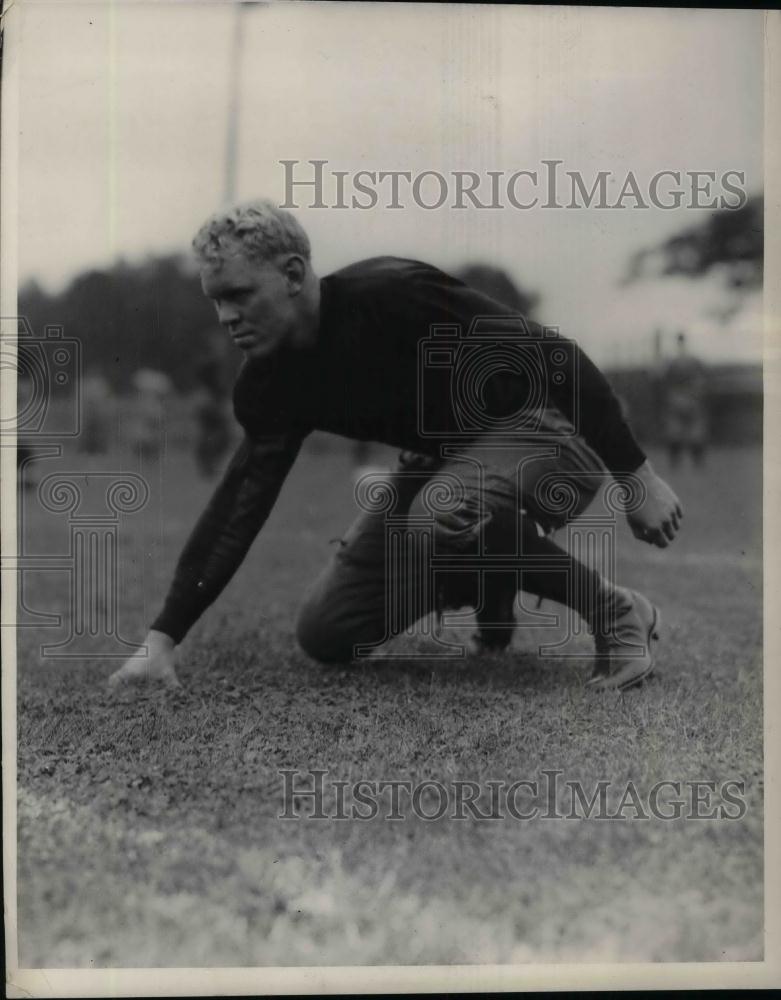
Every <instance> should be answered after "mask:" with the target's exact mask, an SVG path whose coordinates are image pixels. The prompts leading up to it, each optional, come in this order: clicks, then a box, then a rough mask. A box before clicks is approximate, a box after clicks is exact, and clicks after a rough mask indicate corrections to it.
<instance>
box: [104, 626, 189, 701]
mask: <svg viewBox="0 0 781 1000" xmlns="http://www.w3.org/2000/svg"><path fill="white" fill-rule="evenodd" d="M144 647H146V650H145V649H144ZM175 665H176V647H175V645H174V640H173V639H172V638H171V637H170V635H166V634H165V632H156V631H155V630H154V629H151V630H150V631H149V633H148V634H147V637H146V639H144V642H143V644H142V646H141V648H140V649H139V650H137V652H135V653H134V654H133V655H132V656H131V657H130V659H129V660H126V661H125V663H124V665H123V666H121V667H120V668H119V670H116V671H115V672H114V673H113V674H112V675H111V676H110V677H109V679H108V683H109V687H111V688H116V687H119V686H120V685H122V684H144V683H147V682H149V681H159V682H161V683H163V684H165V685H166V686H167V687H171V688H178V687H181V684H180V683H179V678H178V677H177V676H176V669H175Z"/></svg>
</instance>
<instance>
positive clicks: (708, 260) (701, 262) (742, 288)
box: [623, 195, 764, 296]
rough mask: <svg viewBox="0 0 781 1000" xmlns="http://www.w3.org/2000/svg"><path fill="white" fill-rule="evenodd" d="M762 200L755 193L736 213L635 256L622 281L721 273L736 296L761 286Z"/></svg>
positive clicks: (727, 212)
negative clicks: (716, 271)
mask: <svg viewBox="0 0 781 1000" xmlns="http://www.w3.org/2000/svg"><path fill="white" fill-rule="evenodd" d="M763 208H764V198H763V196H762V195H755V196H753V197H751V198H749V199H748V200H747V201H746V204H745V205H743V206H742V207H741V208H737V209H722V210H721V211H718V212H714V213H713V214H712V215H711V216H710V217H709V218H708V219H707V220H705V221H704V222H702V223H700V224H699V225H697V226H691V227H689V228H688V229H684V230H682V231H681V232H679V233H676V234H675V235H674V236H671V237H669V239H667V240H665V241H664V242H662V243H660V244H658V245H657V246H654V247H649V248H646V249H644V250H640V251H639V252H637V253H636V254H634V256H633V257H632V258H631V260H630V262H629V268H628V271H627V274H626V276H625V278H624V281H623V283H624V284H628V283H631V282H633V281H637V280H640V279H643V278H647V277H651V276H668V275H684V276H687V277H690V278H700V277H703V276H704V275H706V274H710V273H711V272H713V271H715V270H717V269H722V271H723V277H724V282H725V284H726V285H727V287H728V288H729V289H730V290H732V291H733V292H735V293H736V294H737V295H741V296H742V295H743V294H745V293H747V292H750V291H752V290H754V289H756V288H759V287H760V286H761V285H762V262H763V254H764V225H763Z"/></svg>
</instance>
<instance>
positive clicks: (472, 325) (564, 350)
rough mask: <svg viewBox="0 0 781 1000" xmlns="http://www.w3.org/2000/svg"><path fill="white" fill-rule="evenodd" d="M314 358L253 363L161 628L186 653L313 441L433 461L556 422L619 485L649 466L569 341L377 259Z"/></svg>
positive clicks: (326, 286)
mask: <svg viewBox="0 0 781 1000" xmlns="http://www.w3.org/2000/svg"><path fill="white" fill-rule="evenodd" d="M320 292H321V302H320V325H319V330H318V334H317V338H316V342H315V344H314V345H313V346H311V347H308V348H306V349H305V350H292V349H283V350H281V351H278V352H277V353H275V354H274V355H273V356H272V357H270V358H268V359H263V360H262V361H251V360H250V361H247V362H246V363H245V365H244V367H243V368H242V370H241V372H240V374H239V377H238V379H237V382H236V386H235V388H234V394H233V403H234V411H235V414H236V418H237V420H238V421H239V423H240V424H241V425H242V427H243V428H244V431H245V438H244V441H243V442H242V444H241V445H240V447H239V449H238V451H237V453H236V455H235V456H234V457H233V460H232V461H231V463H230V466H229V467H228V470H227V472H226V474H225V476H224V478H223V480H222V482H221V483H220V485H219V486H218V487H217V490H216V492H215V494H214V496H213V497H212V499H211V501H210V502H209V504H208V506H207V508H206V510H205V511H204V513H203V514H202V516H201V518H200V520H199V521H198V523H197V525H196V527H195V529H194V531H193V533H192V535H191V537H190V539H189V541H188V542H187V544H186V546H185V548H184V551H183V552H182V555H181V557H180V560H179V563H178V565H177V567H176V571H175V574H174V579H173V582H172V584H171V587H170V590H169V593H168V596H167V598H166V601H165V605H164V607H163V610H162V612H161V614H160V615H159V616H158V617H157V619H156V620H155V622H154V623H153V624H152V628H155V629H157V630H159V631H161V632H165V633H167V634H168V635H170V636H171V637H172V638H173V639H174V640H175V641H176V642H179V641H180V640H181V639H182V638H183V636H184V635H185V634H186V632H187V631H188V629H189V628H190V627H191V626H192V624H193V623H194V622H195V621H196V620H197V619H198V617H199V616H200V615H201V614H202V612H203V611H204V610H205V609H206V608H207V607H208V606H209V605H210V604H211V603H212V602H213V601H214V599H215V598H216V597H217V596H218V594H219V593H220V592H221V591H222V589H223V588H224V587H225V585H226V584H227V583H228V581H229V580H230V579H231V577H232V576H233V574H234V573H235V572H236V570H237V569H238V567H239V565H240V564H241V562H242V561H243V559H244V557H245V555H246V553H247V551H248V550H249V547H250V545H251V544H252V542H253V540H254V539H255V537H256V535H257V533H258V532H259V530H260V528H261V527H262V526H263V524H264V522H265V520H266V518H267V517H268V515H269V513H270V511H271V509H272V507H273V505H274V503H275V501H276V499H277V496H278V495H279V491H280V489H281V487H282V483H283V481H284V479H285V477H286V475H287V473H288V471H289V470H290V468H291V466H292V464H293V462H294V461H295V458H296V456H297V454H298V451H299V449H300V447H301V443H302V441H303V439H304V438H305V437H306V436H307V434H309V433H310V432H311V431H313V430H322V431H330V432H333V433H336V434H341V435H344V436H346V437H349V438H353V439H359V440H367V441H378V442H382V443H384V444H388V445H392V446H396V447H399V448H401V449H403V450H410V451H416V452H421V453H424V454H429V455H432V456H434V457H436V456H438V454H439V451H440V448H441V446H442V445H443V444H444V443H459V444H468V443H469V442H471V441H474V440H477V439H478V438H480V437H481V436H482V435H484V434H485V433H486V432H497V431H498V432H499V433H500V434H501V435H502V436H504V437H508V436H509V437H511V436H512V435H513V433H516V432H517V433H518V434H524V435H528V434H529V433H530V432H533V429H534V420H535V413H539V412H540V410H541V409H542V408H545V407H555V408H557V409H558V410H560V411H561V412H562V413H563V414H564V416H565V417H567V419H568V420H569V421H570V423H571V424H572V425H573V426H574V427H575V428H576V429H577V432H578V433H579V434H580V435H581V436H582V437H583V438H585V440H586V441H587V442H588V444H589V445H591V447H592V448H593V449H594V451H596V453H597V454H598V455H599V456H600V457H601V458H602V460H603V461H604V463H605V465H606V466H607V468H608V469H609V470H610V471H611V472H613V473H614V474H620V473H622V472H631V471H633V470H635V469H636V468H638V467H639V466H640V465H642V463H643V461H644V460H645V455H644V454H643V452H642V451H641V449H640V448H639V447H638V445H637V443H636V441H635V439H634V437H633V436H632V433H631V431H630V430H629V428H628V427H627V425H626V423H625V421H624V419H623V417H622V415H621V410H620V407H619V404H618V401H617V399H616V397H615V395H614V394H613V392H612V390H611V388H610V386H609V385H608V383H607V381H606V380H605V378H604V376H603V375H602V374H601V373H600V371H599V370H598V369H597V368H596V367H595V366H594V364H593V363H592V362H591V361H590V360H589V359H588V358H587V357H586V355H585V354H584V353H583V352H582V351H581V350H580V349H579V348H578V346H577V345H576V344H575V343H574V342H573V341H571V340H568V339H566V338H564V337H561V336H559V335H558V334H557V333H555V332H552V331H550V330H544V329H542V328H541V327H539V326H538V325H537V324H534V323H531V322H530V321H527V320H525V319H523V318H522V317H520V316H519V315H518V314H517V313H515V314H514V313H513V312H512V310H510V309H508V308H507V307H506V306H503V305H501V304H500V303H498V302H495V301H494V300H492V299H490V298H488V297H487V296H485V295H483V294H482V293H480V292H477V291H475V290H474V289H472V288H469V287H468V286H466V285H465V284H463V282H461V281H458V280H457V279H456V278H453V277H451V276H449V275H447V274H445V273H443V272H442V271H440V270H438V269H437V268H434V267H431V266H430V265H427V264H423V263H420V262H418V261H412V260H401V259H399V258H394V257H378V258H374V259H372V260H367V261H362V262H360V263H358V264H353V265H351V266H350V267H347V268H344V269H343V270H341V271H337V272H335V273H334V274H331V275H329V276H327V277H325V278H323V279H322V280H321V283H320Z"/></svg>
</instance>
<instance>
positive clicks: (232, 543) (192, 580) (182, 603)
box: [151, 432, 303, 643]
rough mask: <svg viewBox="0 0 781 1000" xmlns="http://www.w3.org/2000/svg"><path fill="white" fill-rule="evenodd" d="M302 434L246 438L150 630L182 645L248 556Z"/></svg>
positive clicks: (199, 524)
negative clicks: (162, 633) (161, 633)
mask: <svg viewBox="0 0 781 1000" xmlns="http://www.w3.org/2000/svg"><path fill="white" fill-rule="evenodd" d="M302 440H303V437H302V435H300V434H297V433H292V432H289V433H287V434H274V435H267V436H262V437H258V438H254V437H250V436H249V435H247V436H246V437H245V438H244V440H243V442H242V443H241V445H240V446H239V448H238V450H237V451H236V454H235V455H234V457H233V459H232V460H231V463H230V465H229V466H228V469H227V471H226V473H225V475H224V477H223V479H222V481H221V482H220V484H219V486H218V487H217V489H216V491H215V493H214V495H213V496H212V499H211V500H210V502H209V504H208V506H207V507H206V510H205V511H204V512H203V514H202V515H201V517H200V518H199V520H198V522H197V524H196V526H195V528H194V530H193V532H192V534H191V535H190V538H189V540H188V542H187V544H186V545H185V547H184V550H183V551H182V554H181V556H180V558H179V562H178V563H177V566H176V569H175V571H174V577H173V581H172V583H171V586H170V588H169V591H168V595H167V597H166V599H165V603H164V605H163V609H162V611H161V612H160V614H159V615H158V617H157V618H156V619H155V621H154V622H153V623H152V626H151V627H152V628H153V629H156V630H157V631H159V632H164V633H166V635H169V636H170V637H171V638H172V639H173V640H174V642H176V643H178V642H180V641H181V640H182V639H183V638H184V636H185V635H186V633H187V632H188V630H189V629H190V628H191V626H192V625H193V624H194V623H195V622H196V621H197V619H198V618H199V617H200V616H201V614H202V613H203V612H204V611H205V610H206V608H207V607H209V605H210V604H211V603H212V602H213V601H214V600H215V599H216V598H217V597H218V596H219V594H220V593H221V592H222V590H223V589H224V588H225V586H226V585H227V584H228V582H229V581H230V579H231V578H232V577H233V575H234V573H235V572H236V570H237V569H238V568H239V566H240V565H241V563H242V562H243V560H244V557H245V556H246V554H247V552H248V551H249V548H250V546H251V545H252V542H253V541H254V539H255V537H256V536H257V534H258V532H259V531H260V529H261V528H262V527H263V525H264V523H265V521H266V519H267V518H268V516H269V514H270V513H271V509H272V507H273V506H274V503H275V502H276V499H277V497H278V496H279V492H280V490H281V488H282V484H283V482H284V480H285V477H286V476H287V474H288V472H289V471H290V468H291V466H292V465H293V462H294V461H295V459H296V456H297V455H298V452H299V450H300V448H301V443H302Z"/></svg>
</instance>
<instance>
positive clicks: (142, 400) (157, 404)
mask: <svg viewBox="0 0 781 1000" xmlns="http://www.w3.org/2000/svg"><path fill="white" fill-rule="evenodd" d="M132 384H133V389H134V391H135V398H134V401H133V408H132V415H131V427H130V440H131V445H132V448H133V451H134V452H135V453H136V454H137V455H138V457H139V458H140V459H141V460H144V459H148V460H149V459H155V458H157V456H158V455H159V453H160V449H161V447H162V445H163V442H164V440H165V433H166V403H167V402H168V399H169V396H170V394H171V380H170V379H169V378H168V376H167V375H166V374H165V373H164V372H160V371H156V370H155V369H153V368H141V369H139V370H138V371H137V372H136V373H135V374H134V375H133V379H132Z"/></svg>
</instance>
